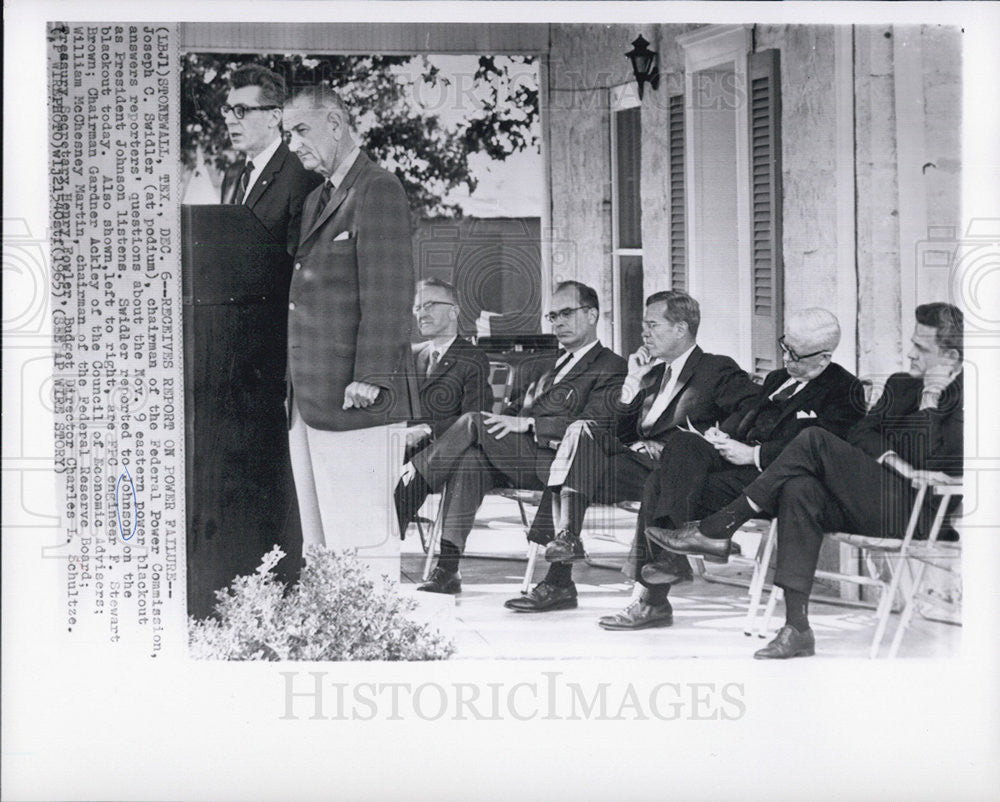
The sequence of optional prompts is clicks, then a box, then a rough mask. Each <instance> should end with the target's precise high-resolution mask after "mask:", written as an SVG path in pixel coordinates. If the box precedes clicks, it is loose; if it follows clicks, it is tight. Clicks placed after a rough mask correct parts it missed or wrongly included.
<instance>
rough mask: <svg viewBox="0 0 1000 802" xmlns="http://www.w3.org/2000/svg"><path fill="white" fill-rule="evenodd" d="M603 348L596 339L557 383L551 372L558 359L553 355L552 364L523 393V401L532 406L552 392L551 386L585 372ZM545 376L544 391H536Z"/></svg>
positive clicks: (565, 382)
mask: <svg viewBox="0 0 1000 802" xmlns="http://www.w3.org/2000/svg"><path fill="white" fill-rule="evenodd" d="M603 350H604V346H603V345H601V343H600V341H598V342H597V344H596V345H594V346H593V347H592V348H591V349H590V350H589V351H587V353H586V354H584V355H583V356H582V357H580V359H579V361H578V362H577V363H576V364H575V365H573V367H571V368H570V369H569V373H567V374H566V375H565V376H564V377H563V379H562V381H561V382H560V383H559V384H555V378H556V377H555V374H554V373H553V371H554V370H555V366H556V363H557V362H558V361H559V357H558V355H556V356H554V357H553V359H552V364H551V365H549V366H548V367H547V368H546V369H545V370H544V371H542V374H541V375H540V376H539V377H538V378H537V379H535V381H534V382H532V383H531V385H530V386H529V387H528V391H527V392H526V393H525V403H528V404H529V405H530V406H534V405H535V404H537V403H538V402H539V401H540V400H541V399H542V398H544V397H545V396H547V395H548V394H549V393H550V392H552V390H553V388H555V387H562V386H563V385H565V384H567V383H568V382H570V381H572V380H573V379H575V378H576V377H577V376H580V375H582V374H583V373H585V372H586V371H587V370H588V369H589V368H590V366H591V364H593V362H594V360H595V359H597V357H598V355H599V354H600V353H601V352H602V351H603ZM546 376H548V377H549V379H548V381H547V386H546V387H545V391H544V392H541V393H538V392H537V389H538V387H539V386H540V385H541V383H542V381H545V379H546ZM562 392H570V391H567V390H565V389H564V390H562ZM529 399H530V401H529Z"/></svg>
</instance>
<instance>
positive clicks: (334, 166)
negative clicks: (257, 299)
mask: <svg viewBox="0 0 1000 802" xmlns="http://www.w3.org/2000/svg"><path fill="white" fill-rule="evenodd" d="M284 118H285V126H286V128H287V129H288V131H289V134H290V140H289V147H290V148H291V149H292V150H293V151H294V152H295V153H296V154H297V155H298V157H299V158H300V159H301V160H302V164H303V165H304V166H305V167H306V169H310V170H316V171H318V172H319V173H321V174H322V175H323V176H324V178H325V180H324V182H323V184H322V185H321V186H319V187H317V188H316V189H315V190H314V191H313V192H312V193H311V194H310V195H309V197H308V198H306V201H305V204H304V205H303V211H302V226H301V233H300V235H299V242H298V249H297V250H296V252H295V266H294V270H293V271H292V283H291V290H290V294H289V304H288V373H289V412H290V419H291V420H290V422H291V427H290V430H289V444H290V448H291V453H292V467H293V471H294V474H295V489H296V493H297V495H298V499H299V510H300V515H301V518H302V529H303V540H304V543H305V544H306V545H309V544H314V543H315V544H320V545H324V544H325V545H326V547H327V548H330V549H336V550H341V549H343V548H348V547H353V548H357V549H358V550H359V556H361V557H367V558H369V559H375V558H377V557H380V556H381V557H386V558H391V557H392V556H396V558H397V559H398V541H395V538H393V537H392V535H393V534H395V528H394V526H393V524H394V523H395V521H394V520H393V516H392V514H391V511H390V505H389V503H388V499H389V495H390V488H391V487H392V484H391V478H390V472H391V471H394V469H395V466H397V465H399V463H400V462H401V457H402V455H401V454H398V455H397V454H394V453H392V443H393V442H394V438H392V437H391V435H390V431H389V426H388V424H389V423H390V422H392V421H395V420H398V419H399V418H400V413H401V410H402V407H403V406H405V405H404V404H403V403H402V399H403V398H404V397H405V396H404V395H403V394H404V393H405V392H406V388H405V386H404V384H405V381H404V380H403V378H402V375H401V371H400V368H401V367H402V363H403V354H404V353H405V349H406V348H408V347H409V330H410V314H409V310H410V301H411V295H410V288H411V287H412V286H413V248H412V245H411V242H410V209H409V206H408V204H407V201H406V194H405V193H404V191H403V187H402V185H401V184H400V182H399V179H398V178H396V176H394V175H393V174H392V173H390V172H388V171H386V170H384V169H382V168H381V167H379V166H377V165H376V164H374V163H373V162H372V161H371V159H369V158H368V156H366V155H365V154H364V153H362V152H361V150H360V149H359V148H358V146H357V145H356V144H355V140H354V137H353V135H352V132H351V116H350V113H349V111H348V109H347V107H346V106H345V105H344V102H343V101H342V100H341V98H340V97H339V96H338V95H337V94H336V93H335V92H334V91H333V90H331V89H330V88H329V87H327V86H325V85H319V86H314V87H309V88H307V89H304V90H302V91H301V92H299V93H298V94H297V95H296V96H295V97H294V98H293V99H292V100H291V102H290V103H288V104H286V106H285V109H284ZM397 407H398V408H397ZM400 450H401V449H400ZM390 541H392V542H393V543H395V544H396V545H392V544H391V543H390ZM390 552H392V553H390ZM388 570H390V571H392V570H393V566H388ZM395 570H396V571H398V565H397V566H396V567H395Z"/></svg>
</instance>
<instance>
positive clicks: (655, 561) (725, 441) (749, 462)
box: [600, 308, 864, 630]
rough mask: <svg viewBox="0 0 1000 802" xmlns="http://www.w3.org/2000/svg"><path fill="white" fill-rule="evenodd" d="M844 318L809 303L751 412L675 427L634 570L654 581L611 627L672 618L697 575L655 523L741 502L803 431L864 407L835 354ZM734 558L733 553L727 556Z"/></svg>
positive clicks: (653, 486)
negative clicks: (670, 611) (695, 428)
mask: <svg viewBox="0 0 1000 802" xmlns="http://www.w3.org/2000/svg"><path fill="white" fill-rule="evenodd" d="M839 343H840V324H839V323H838V322H837V318H836V317H835V316H834V315H833V314H832V313H831V312H828V311H827V310H825V309H819V308H813V309H805V310H802V311H801V312H795V313H793V314H790V315H789V316H788V318H787V319H786V320H785V333H784V335H783V336H782V337H781V338H780V339H779V340H778V344H779V345H780V346H781V349H782V359H783V362H784V367H782V368H778V369H777V370H773V371H771V372H770V373H769V374H768V375H767V378H765V379H764V387H763V392H762V393H761V395H760V396H758V398H757V400H756V402H755V403H754V404H753V405H752V406H751V407H750V409H749V410H747V411H745V412H737V413H736V414H734V415H731V416H730V417H729V418H727V419H726V420H725V421H724V422H723V423H722V425H721V426H719V427H717V428H716V427H712V428H710V429H708V430H707V431H706V432H705V436H704V437H703V436H702V435H700V434H697V433H693V432H687V431H675V432H673V433H672V434H671V435H670V436H669V437H668V438H667V442H666V445H665V447H664V449H663V453H662V454H661V456H660V464H659V465H658V467H657V469H656V471H654V472H653V474H652V475H651V476H650V477H649V480H648V481H647V482H646V486H645V487H644V488H643V494H642V508H641V510H640V512H639V520H638V523H637V526H636V537H635V540H634V541H633V543H632V550H631V553H630V554H629V559H628V561H627V563H626V565H625V568H624V571H625V573H626V575H628V576H630V577H631V578H633V579H636V580H637V581H638V582H639V584H641V585H642V586H643V588H644V590H643V591H642V594H641V595H640V596H639V597H638V598H637V599H636V600H635V601H633V602H632V604H630V605H629V606H628V607H626V609H625V610H624V611H622V612H621V613H618V614H617V615H614V616H606V617H605V618H603V619H601V622H600V625H601V626H602V627H603V628H604V629H614V630H631V629H644V628H646V627H649V626H667V625H668V623H669V621H670V620H671V617H670V616H669V615H666V614H665V613H663V611H662V610H661V608H663V606H664V603H665V602H666V598H667V594H668V593H669V590H670V585H671V584H676V583H677V582H682V581H685V580H687V579H689V578H690V572H691V568H690V566H689V565H688V562H687V560H686V559H685V558H683V557H678V555H675V554H672V553H670V552H663V551H662V550H661V549H660V547H659V546H657V545H656V544H655V542H653V543H650V542H649V541H648V539H647V538H646V536H645V532H646V531H649V530H648V529H647V527H660V528H663V527H666V528H674V527H677V526H680V525H681V524H682V523H684V522H685V521H690V520H691V519H693V518H699V517H701V515H702V513H707V512H711V511H713V510H717V509H719V508H720V507H722V506H723V505H724V504H727V503H728V502H730V501H732V500H733V499H734V498H736V496H738V495H739V494H740V492H741V491H742V490H743V488H744V487H746V486H747V485H748V484H750V482H752V481H753V480H754V479H756V478H757V476H758V475H759V474H760V472H761V470H763V469H764V468H766V467H767V466H768V465H769V464H770V463H771V462H773V461H774V459H775V457H777V455H778V454H779V453H781V450H782V449H783V448H784V447H785V446H786V445H788V443H790V442H791V440H792V438H793V437H795V435H797V434H798V433H799V432H800V431H802V430H803V429H805V428H807V427H809V426H821V427H822V428H824V429H827V430H829V431H831V432H833V433H834V434H836V435H838V436H843V435H844V434H846V433H847V430H848V429H849V428H850V427H851V425H852V424H853V423H854V422H855V421H857V420H858V418H860V417H861V415H862V413H863V411H864V391H863V387H862V386H861V385H860V384H859V383H858V382H857V380H856V379H855V377H854V376H853V375H851V374H850V373H848V372H847V371H846V370H844V369H843V368H842V367H841V366H840V365H838V364H836V363H834V362H831V356H832V354H833V351H834V350H835V349H836V347H837V345H838V344H839ZM720 559H724V558H720Z"/></svg>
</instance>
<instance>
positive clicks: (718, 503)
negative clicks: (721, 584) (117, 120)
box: [623, 431, 760, 579]
mask: <svg viewBox="0 0 1000 802" xmlns="http://www.w3.org/2000/svg"><path fill="white" fill-rule="evenodd" d="M759 475H760V471H758V470H757V467H756V466H755V465H733V464H732V463H731V462H727V461H726V460H725V459H723V458H722V457H721V456H719V452H718V451H716V450H715V447H714V446H712V444H711V443H709V442H708V441H707V440H705V438H703V437H700V436H699V435H696V434H692V433H691V432H684V431H674V432H671V433H670V435H669V436H668V437H667V439H666V442H665V443H664V445H663V453H662V454H660V461H659V464H658V465H657V467H656V470H655V471H653V472H652V473H651V474H650V475H649V478H648V479H647V480H646V483H645V486H644V487H643V489H642V496H641V498H642V509H641V510H640V512H639V520H638V521H637V523H636V533H635V538H634V539H633V541H632V548H631V549H630V551H629V556H628V560H627V561H626V563H625V569H623V570H625V573H626V575H627V576H629V577H631V578H632V579H635V578H636V577H638V576H639V572H640V570H641V569H642V566H643V565H645V564H646V563H647V562H656V561H657V560H660V559H666V558H668V557H669V552H665V550H664V549H663V548H661V547H660V546H658V545H656V543H651V542H649V541H648V540H647V539H646V535H645V532H646V527H647V526H661V527H664V528H666V529H676V528H678V527H680V526H682V525H683V524H684V523H686V522H687V521H694V520H697V519H699V518H701V517H703V516H704V515H707V514H708V513H712V512H715V511H716V510H718V509H721V508H722V507H724V506H725V505H726V504H728V503H729V502H730V501H732V500H733V499H735V498H737V497H738V496H739V495H740V493H742V492H743V488H745V487H746V486H747V485H748V484H750V482H752V481H753V480H754V479H755V478H756V477H757V476H759Z"/></svg>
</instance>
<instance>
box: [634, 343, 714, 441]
mask: <svg viewBox="0 0 1000 802" xmlns="http://www.w3.org/2000/svg"><path fill="white" fill-rule="evenodd" d="M703 353H704V352H703V351H702V350H701V347H700V346H697V345H696V346H695V347H694V350H693V351H692V352H691V356H689V357H688V358H687V362H685V363H684V367H683V368H681V372H680V375H679V376H678V377H677V384H675V385H674V395H673V397H672V398H671V399H670V403H669V404H667V407H666V409H664V410H663V413H662V414H661V415H660V417H658V418H657V419H656V422H655V423H654V424H653V426H652V428H651V429H650V430H649V435H648V436H649V437H652V436H653V435H656V434H659V433H660V432H663V431H666V430H667V429H670V428H672V427H673V426H680V425H681V424H683V423H685V421H678V420H674V418H675V417H676V413H677V408H678V406H679V404H680V400H681V397H682V396H683V395H684V393H685V392H686V391H687V386H688V384H689V383H690V381H691V377H692V376H694V374H695V371H696V370H697V368H698V363H699V362H701V355H702V354H703ZM666 369H667V368H666V366H664V367H663V370H661V371H660V372H659V377H660V380H662V378H663V372H664V371H665V370H666ZM658 385H659V382H657V386H658ZM641 423H642V421H640V424H641Z"/></svg>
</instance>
